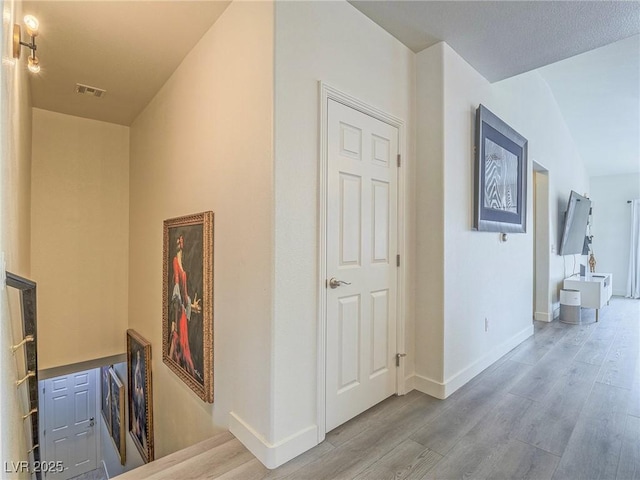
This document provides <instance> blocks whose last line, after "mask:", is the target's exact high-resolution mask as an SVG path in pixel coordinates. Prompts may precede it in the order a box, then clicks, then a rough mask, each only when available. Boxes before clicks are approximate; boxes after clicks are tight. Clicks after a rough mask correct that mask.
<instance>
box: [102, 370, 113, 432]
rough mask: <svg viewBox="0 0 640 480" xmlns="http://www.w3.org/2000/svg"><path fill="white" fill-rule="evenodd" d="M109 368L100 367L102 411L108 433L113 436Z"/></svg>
mask: <svg viewBox="0 0 640 480" xmlns="http://www.w3.org/2000/svg"><path fill="white" fill-rule="evenodd" d="M109 368H111V366H110V365H107V366H104V367H100V406H101V407H100V410H101V411H102V418H103V419H104V424H105V425H106V427H107V431H108V432H109V435H111V374H110V373H109Z"/></svg>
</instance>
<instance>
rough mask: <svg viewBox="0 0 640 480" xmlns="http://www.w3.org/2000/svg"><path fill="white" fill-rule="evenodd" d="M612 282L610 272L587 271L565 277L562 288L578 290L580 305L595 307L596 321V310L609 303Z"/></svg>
mask: <svg viewBox="0 0 640 480" xmlns="http://www.w3.org/2000/svg"><path fill="white" fill-rule="evenodd" d="M612 284H613V275H611V274H610V273H588V274H587V275H585V276H584V277H569V278H565V279H564V286H563V288H565V289H568V290H578V291H580V297H581V303H580V306H581V307H585V308H595V309H596V321H598V313H599V312H598V311H599V310H600V309H601V308H602V307H604V306H605V305H606V304H607V303H609V299H610V298H611V294H612V292H613V285H612Z"/></svg>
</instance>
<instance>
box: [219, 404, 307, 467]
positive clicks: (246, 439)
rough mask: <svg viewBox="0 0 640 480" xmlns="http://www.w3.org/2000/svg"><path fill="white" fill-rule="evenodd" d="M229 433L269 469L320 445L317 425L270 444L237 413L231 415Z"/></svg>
mask: <svg viewBox="0 0 640 480" xmlns="http://www.w3.org/2000/svg"><path fill="white" fill-rule="evenodd" d="M229 431H230V432H231V433H232V434H233V435H235V436H236V438H237V439H238V440H240V442H242V444H243V445H244V446H245V447H247V448H248V449H249V451H250V452H251V453H253V454H254V455H255V456H256V458H257V459H258V460H260V461H261V462H262V463H263V464H264V466H265V467H267V468H269V469H274V468H277V467H279V466H280V465H283V464H284V463H286V462H288V461H289V460H291V459H292V458H295V457H297V456H298V455H300V454H301V453H303V452H306V451H307V450H309V449H310V448H313V447H315V446H316V445H317V444H318V426H317V425H310V426H308V427H307V428H303V429H302V430H299V431H298V432H296V433H294V434H293V435H289V436H288V437H286V438H284V439H282V440H280V441H278V442H276V443H269V442H267V440H266V439H265V438H264V437H263V436H262V435H260V434H259V433H258V432H256V431H255V430H254V429H253V428H251V426H250V425H248V424H247V423H246V422H245V421H244V420H242V419H241V418H240V417H239V416H238V414H237V413H235V412H231V413H230V414H229Z"/></svg>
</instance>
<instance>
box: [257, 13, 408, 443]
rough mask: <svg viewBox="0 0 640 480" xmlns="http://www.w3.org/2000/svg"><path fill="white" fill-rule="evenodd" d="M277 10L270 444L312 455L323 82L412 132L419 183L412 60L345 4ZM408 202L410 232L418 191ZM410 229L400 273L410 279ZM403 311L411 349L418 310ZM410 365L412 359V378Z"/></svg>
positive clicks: (404, 49) (378, 28)
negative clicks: (320, 86) (282, 444)
mask: <svg viewBox="0 0 640 480" xmlns="http://www.w3.org/2000/svg"><path fill="white" fill-rule="evenodd" d="M275 10H276V32H275V42H276V43H275V45H276V48H275V50H276V53H275V61H276V63H275V78H276V84H275V92H276V94H275V95H276V96H275V152H276V153H275V157H276V158H275V205H276V217H275V283H274V290H273V291H274V296H275V317H274V332H273V338H274V357H273V362H274V364H273V375H274V377H273V382H274V390H273V392H272V393H273V395H274V408H273V412H272V422H273V429H272V434H271V436H270V438H268V439H267V441H268V442H269V443H271V444H272V445H273V444H277V443H278V442H282V441H283V440H285V439H286V442H285V443H288V444H289V445H291V444H297V445H293V447H294V449H306V448H309V447H310V446H312V445H313V443H314V439H315V438H317V432H316V409H317V402H316V382H317V378H316V366H317V363H316V361H317V358H316V347H317V308H318V306H317V298H316V297H317V285H318V278H317V272H318V269H317V259H318V251H317V249H318V244H317V240H318V178H319V177H318V157H319V126H318V120H319V107H318V105H319V93H318V92H319V89H318V81H319V80H322V81H324V82H326V83H327V84H329V85H331V86H333V87H335V88H337V89H339V90H341V91H343V92H345V93H348V94H351V95H353V96H355V97H357V98H359V99H360V100H362V101H364V102H366V103H368V104H370V105H373V106H375V107H377V108H379V109H381V110H383V111H385V112H387V113H389V114H392V115H394V116H396V117H398V118H400V119H403V120H404V121H405V122H406V125H407V132H406V134H407V139H406V142H405V145H404V148H406V152H407V155H406V157H405V160H406V162H405V167H403V168H408V169H409V171H410V174H409V176H408V178H410V179H413V178H414V175H413V171H414V163H413V151H412V150H413V148H412V147H413V145H414V131H413V130H414V120H413V117H414V89H415V85H414V79H415V69H414V58H415V56H414V54H413V53H412V52H411V51H410V50H409V49H407V48H406V47H405V46H403V45H402V44H400V43H399V42H398V41H397V40H396V39H394V38H393V37H391V36H390V35H389V34H387V33H386V32H385V31H383V30H382V29H381V28H380V27H379V26H377V25H375V24H374V23H373V22H372V21H371V20H369V19H368V18H366V17H365V16H364V15H362V14H361V13H360V12H358V11H357V10H356V9H355V8H353V7H352V6H351V5H349V4H348V3H346V2H278V3H277V4H276V7H275ZM408 198H409V199H410V201H409V205H411V206H412V207H411V209H410V211H409V212H408V219H407V224H408V225H410V226H412V225H413V224H414V218H415V217H414V211H413V205H414V201H413V199H414V198H415V197H414V192H413V185H410V186H409V192H408ZM409 228H410V231H409V232H407V233H408V239H409V242H410V247H409V250H408V252H407V258H406V261H405V263H404V265H406V268H408V269H410V270H411V269H413V265H414V264H415V256H414V243H413V242H414V240H413V238H414V234H413V231H412V227H409ZM412 275H413V273H412V272H411V271H410V272H409V276H412ZM410 283H413V282H410ZM408 295H409V296H412V292H409V293H408ZM407 307H408V308H407V318H406V321H407V338H408V339H409V340H410V339H411V338H412V336H413V335H412V334H413V308H412V307H413V304H412V301H409V302H408V303H407ZM407 343H408V344H412V343H413V342H412V341H408V342H407ZM409 353H410V354H411V353H412V352H411V351H410V352H409ZM412 363H413V355H411V358H409V359H408V362H407V364H408V365H410V367H409V370H408V371H409V372H411V371H412V367H411V364H412Z"/></svg>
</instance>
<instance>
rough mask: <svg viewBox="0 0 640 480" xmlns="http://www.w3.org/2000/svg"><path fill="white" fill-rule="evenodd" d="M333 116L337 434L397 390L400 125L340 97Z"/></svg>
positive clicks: (331, 315)
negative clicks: (351, 106)
mask: <svg viewBox="0 0 640 480" xmlns="http://www.w3.org/2000/svg"><path fill="white" fill-rule="evenodd" d="M327 120H328V125H327V133H328V134H327V154H328V164H327V165H328V179H327V188H328V192H327V193H328V195H327V266H326V267H327V268H326V271H327V277H328V278H327V305H326V312H327V365H326V390H325V391H326V431H330V430H332V429H333V428H335V427H337V426H338V425H340V424H342V423H344V422H346V421H347V420H349V419H351V418H353V417H354V416H356V415H358V414H359V413H361V412H363V411H364V410H366V409H368V408H370V407H371V406H373V405H375V404H376V403H378V402H380V401H382V400H384V399H385V398H387V397H389V396H390V395H392V394H394V393H395V392H396V368H395V354H396V296H397V292H396V290H397V266H396V252H397V182H398V169H397V155H398V129H397V128H396V127H393V126H391V125H388V124H387V123H384V122H382V121H380V120H377V119H375V118H373V117H371V116H369V115H366V114H364V113H361V112H359V111H357V110H354V109H352V108H350V107H347V106H345V105H342V104H341V103H338V102H336V101H334V100H329V103H328V110H327ZM332 278H333V279H334V282H333V287H335V288H332V285H330V279H332ZM336 282H340V283H336Z"/></svg>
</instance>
